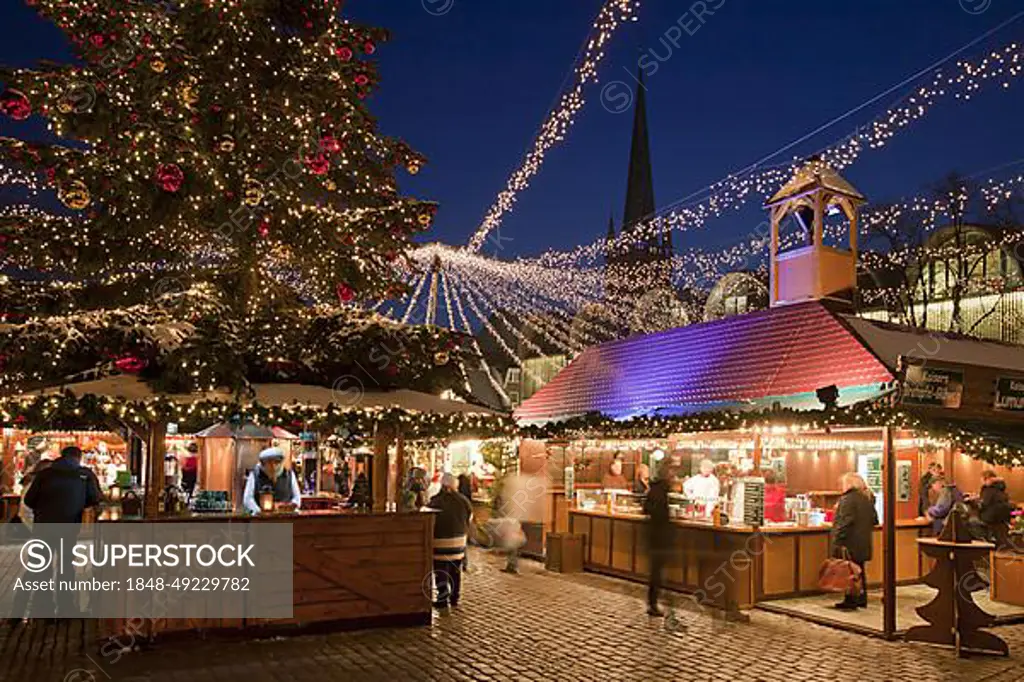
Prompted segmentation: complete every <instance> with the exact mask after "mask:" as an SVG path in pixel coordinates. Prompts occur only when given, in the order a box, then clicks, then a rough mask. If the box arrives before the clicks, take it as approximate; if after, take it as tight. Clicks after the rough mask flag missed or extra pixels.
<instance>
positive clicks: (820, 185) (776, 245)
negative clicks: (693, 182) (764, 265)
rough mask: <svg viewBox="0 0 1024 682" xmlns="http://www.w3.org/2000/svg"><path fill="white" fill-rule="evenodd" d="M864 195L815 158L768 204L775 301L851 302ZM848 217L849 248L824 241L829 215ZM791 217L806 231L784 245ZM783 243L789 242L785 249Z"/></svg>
mask: <svg viewBox="0 0 1024 682" xmlns="http://www.w3.org/2000/svg"><path fill="white" fill-rule="evenodd" d="M865 201H866V199H865V198H864V195H863V194H861V193H860V192H859V191H857V189H856V188H854V186H853V185H851V184H850V183H849V182H848V181H847V180H846V179H845V178H843V177H842V176H841V175H839V174H838V173H837V172H836V171H835V170H834V169H833V168H832V167H831V166H829V165H828V164H827V163H825V162H824V161H822V160H821V159H819V158H816V157H815V158H811V159H810V160H809V161H807V163H806V164H805V165H804V166H803V167H802V168H800V169H799V170H798V171H797V172H796V173H795V174H794V175H793V178H792V179H791V180H790V181H789V182H787V183H786V184H785V185H784V186H783V187H782V189H780V190H779V191H778V192H776V193H775V196H773V197H772V198H771V199H769V200H768V201H767V202H766V203H765V208H767V209H768V210H769V212H770V214H771V223H772V241H771V283H770V284H771V286H770V291H769V294H770V300H771V305H772V306H773V307H774V306H777V305H786V304H789V303H800V302H802V301H811V300H815V301H816V300H823V299H833V300H839V301H843V302H844V303H852V302H853V297H854V294H855V292H856V288H857V230H858V228H859V222H858V220H859V211H860V206H861V205H862V204H864V203H865ZM836 212H841V213H842V214H843V215H845V216H846V220H847V226H848V227H847V229H848V231H849V248H848V249H847V248H841V247H835V246H828V245H826V244H825V217H826V216H827V215H831V214H834V213H836ZM791 216H792V217H793V218H794V219H795V220H796V222H797V223H798V224H799V226H800V228H801V230H802V239H801V240H799V242H798V243H797V244H795V245H790V244H786V245H783V244H782V241H781V238H780V229H781V227H782V225H783V222H784V221H785V220H786V219H787V218H789V217H791ZM783 246H786V247H788V248H786V249H785V250H782V249H783Z"/></svg>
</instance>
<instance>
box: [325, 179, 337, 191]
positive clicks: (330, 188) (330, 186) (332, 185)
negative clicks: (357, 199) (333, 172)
mask: <svg viewBox="0 0 1024 682" xmlns="http://www.w3.org/2000/svg"><path fill="white" fill-rule="evenodd" d="M324 184H325V185H326V187H327V191H329V192H333V191H334V190H336V189H338V184H337V183H336V182H334V180H328V181H327V182H326V183H324Z"/></svg>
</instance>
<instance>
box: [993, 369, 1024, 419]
mask: <svg viewBox="0 0 1024 682" xmlns="http://www.w3.org/2000/svg"><path fill="white" fill-rule="evenodd" d="M995 407H996V409H997V410H1012V411H1015V412H1021V411H1024V379H1020V378H1016V377H999V380H998V381H997V382H996V405H995Z"/></svg>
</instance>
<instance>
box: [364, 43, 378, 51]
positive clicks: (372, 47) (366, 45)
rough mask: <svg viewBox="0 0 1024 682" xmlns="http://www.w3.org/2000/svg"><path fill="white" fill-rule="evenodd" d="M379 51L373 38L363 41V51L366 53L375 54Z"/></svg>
mask: <svg viewBox="0 0 1024 682" xmlns="http://www.w3.org/2000/svg"><path fill="white" fill-rule="evenodd" d="M376 51H377V46H376V45H374V44H373V41H372V40H367V41H366V42H365V43H363V52H365V53H366V54H373V53H374V52H376Z"/></svg>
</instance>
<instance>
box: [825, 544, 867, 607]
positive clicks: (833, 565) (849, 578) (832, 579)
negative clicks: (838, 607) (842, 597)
mask: <svg viewBox="0 0 1024 682" xmlns="http://www.w3.org/2000/svg"><path fill="white" fill-rule="evenodd" d="M843 554H844V556H843V557H842V558H838V559H837V558H832V559H826V560H825V563H823V564H822V565H821V570H819V571H818V587H820V588H821V589H823V590H825V591H826V592H846V593H849V594H852V595H854V596H856V595H857V594H859V593H860V586H861V579H860V573H861V570H860V566H858V565H857V564H855V563H854V562H853V561H851V560H850V558H849V555H848V554H846V552H845V550H844V552H843Z"/></svg>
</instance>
